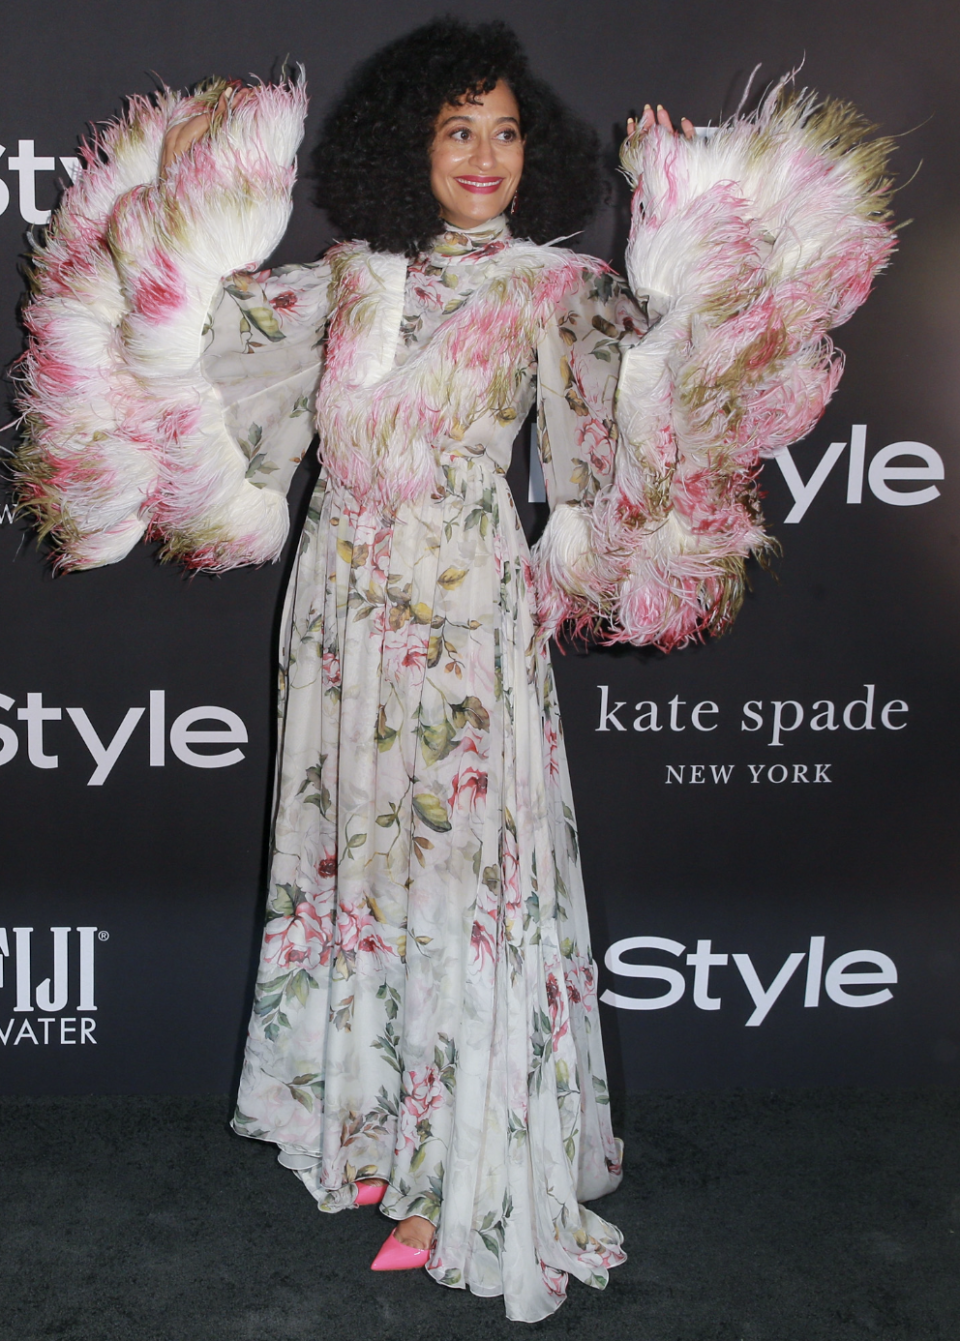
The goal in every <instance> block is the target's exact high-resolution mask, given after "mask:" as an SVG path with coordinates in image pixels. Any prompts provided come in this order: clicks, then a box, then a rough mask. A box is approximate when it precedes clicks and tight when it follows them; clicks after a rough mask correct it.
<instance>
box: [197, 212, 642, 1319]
mask: <svg viewBox="0 0 960 1341" xmlns="http://www.w3.org/2000/svg"><path fill="white" fill-rule="evenodd" d="M509 246H510V242H509V239H508V238H507V237H506V236H505V235H504V234H502V233H501V232H500V230H499V228H496V227H495V228H494V229H492V230H488V231H487V232H481V233H479V234H478V233H474V234H470V235H463V234H459V235H451V234H447V235H445V236H444V237H443V238H441V239H439V240H438V242H437V244H436V246H435V248H434V250H433V251H432V252H431V253H430V255H428V256H424V257H421V258H419V259H418V260H417V261H416V262H415V263H413V264H411V265H410V266H409V267H408V271H407V278H406V286H405V290H404V304H403V309H404V310H403V317H402V320H401V322H400V328H399V330H398V331H397V333H396V341H397V343H396V353H395V361H396V363H397V364H399V363H402V362H403V361H405V360H407V359H409V358H413V357H417V356H418V352H419V351H421V350H422V349H424V348H426V347H427V346H428V345H429V342H430V340H431V337H432V336H433V335H434V334H435V333H436V331H437V330H438V329H439V328H440V326H441V324H442V323H443V322H444V321H445V320H446V319H447V318H448V317H449V316H450V315H451V314H452V313H453V312H455V311H457V310H459V309H460V308H461V307H462V306H463V305H464V304H468V303H469V302H470V296H471V293H472V292H473V290H474V283H475V280H476V278H477V276H478V274H480V273H481V271H480V269H479V268H480V267H482V265H483V264H484V260H485V258H487V257H489V256H490V255H491V254H493V253H495V252H499V251H501V250H502V249H504V248H509ZM582 278H583V282H582V285H581V286H580V287H579V288H578V289H577V290H576V291H575V292H570V293H567V294H566V295H565V296H564V298H563V301H562V303H561V304H560V306H559V307H558V310H557V311H556V313H555V316H554V319H552V320H551V321H550V322H548V323H547V324H546V326H545V328H544V329H543V331H542V333H541V338H540V339H539V341H538V342H537V346H536V347H535V348H534V347H532V348H531V349H530V350H529V357H528V359H527V361H526V362H525V363H524V365H523V366H522V367H517V368H516V370H515V386H516V394H515V403H514V405H513V407H512V409H511V410H508V411H507V412H506V413H504V412H501V413H500V415H499V417H498V421H497V423H496V424H491V423H486V422H485V423H484V424H483V425H482V438H483V440H482V441H480V440H477V436H478V432H481V429H478V428H476V427H475V428H474V429H473V431H471V429H470V426H468V431H467V432H466V433H465V434H464V438H463V441H462V442H460V443H452V444H451V443H445V444H442V445H440V446H439V447H438V449H437V465H438V477H437V478H438V483H437V487H436V488H435V489H434V491H433V495H432V496H431V497H430V498H429V499H428V500H427V502H426V503H425V504H409V503H405V504H402V505H401V506H400V507H399V508H397V509H396V510H393V511H386V510H384V508H383V507H381V506H377V505H375V504H374V503H373V502H372V501H371V500H369V499H365V498H358V497H356V496H355V495H354V494H353V493H351V492H350V491H349V490H348V489H346V488H345V487H343V486H342V485H340V484H338V483H336V482H335V481H334V480H333V479H332V478H323V477H322V478H321V481H320V483H319V485H318V488H317V491H316V494H315V497H314V499H313V501H312V505H311V508H310V512H309V517H308V520H307V523H306V527H305V530H304V533H303V536H302V539H301V543H300V549H299V554H298V559H297V563H296V567H295V571H294V575H293V579H292V582H291V585H290V589H289V592H288V597H287V603H286V609H285V615H284V634H283V641H282V649H281V690H280V712H281V742H280V757H279V765H278V783H277V810H276V820H275V834H274V853H273V862H272V871H271V884H270V892H269V899H268V911H267V924H266V931H265V936H264V942H263V952H262V959H261V965H260V972H259V978H258V983H257V989H256V999H255V1005H254V1012H253V1017H252V1021H251V1027H250V1036H249V1041H248V1046H247V1053H246V1059H245V1065H244V1071H243V1077H242V1081H241V1087H240V1093H239V1097H238V1107H237V1113H236V1116H235V1119H234V1126H235V1129H236V1130H237V1131H239V1132H241V1133H242V1134H244V1135H247V1136H253V1137H258V1138H261V1139H265V1140H270V1141H274V1142H276V1143H277V1144H278V1145H279V1146H280V1147H281V1151H282V1154H281V1160H282V1162H284V1163H286V1164H288V1165H289V1166H290V1167H293V1168H295V1169H296V1172H297V1173H298V1176H299V1177H300V1178H301V1179H302V1180H303V1182H304V1184H305V1185H306V1186H307V1188H308V1189H309V1190H310V1192H311V1193H312V1194H313V1196H314V1197H315V1198H316V1200H317V1202H318V1204H319V1206H320V1208H321V1209H323V1210H328V1211H336V1210H341V1209H345V1208H347V1207H349V1206H351V1205H352V1203H353V1198H354V1193H355V1183H356V1180H357V1179H359V1178H370V1177H379V1178H383V1179H385V1180H387V1181H388V1183H389V1186H388V1189H387V1192H386V1195H385V1197H384V1200H383V1203H382V1209H383V1210H384V1212H385V1213H386V1214H387V1215H388V1216H390V1217H392V1218H394V1219H398V1220H399V1219H402V1218H404V1217H405V1216H408V1215H412V1214H416V1215H422V1216H424V1217H426V1218H427V1219H429V1220H430V1221H432V1222H433V1224H434V1225H435V1226H436V1235H435V1238H434V1244H433V1249H432V1251H431V1255H430V1259H429V1262H428V1266H427V1270H428V1271H429V1273H430V1274H431V1275H432V1276H434V1277H435V1278H436V1279H437V1280H439V1281H441V1282H442V1283H444V1284H447V1285H451V1286H458V1287H466V1288H469V1289H471V1290H472V1291H474V1292H475V1293H477V1294H481V1295H501V1294H502V1295H503V1296H504V1297H505V1304H506V1309H507V1313H508V1315H509V1316H510V1317H511V1318H516V1319H520V1320H524V1321H536V1320H537V1319H540V1318H543V1317H545V1316H547V1315H548V1314H549V1313H551V1312H553V1311H554V1309H555V1308H556V1307H557V1306H558V1305H559V1304H560V1303H561V1302H562V1300H563V1298H564V1295H565V1290H566V1283H567V1277H568V1275H570V1274H573V1275H574V1276H576V1277H578V1278H579V1279H581V1280H583V1281H585V1282H587V1283H588V1284H591V1285H594V1286H599V1287H602V1286H603V1285H605V1284H606V1281H607V1273H608V1270H609V1268H610V1267H611V1266H614V1265H616V1264H617V1263H619V1262H621V1261H622V1260H623V1257H624V1254H623V1250H622V1248H621V1246H620V1234H619V1232H618V1231H617V1230H616V1228H615V1227H614V1226H613V1225H611V1224H609V1223H607V1222H606V1221H604V1220H603V1219H601V1218H600V1217H599V1216H598V1215H597V1214H596V1213H595V1212H593V1211H591V1210H590V1209H588V1208H587V1207H586V1206H584V1205H583V1203H584V1202H585V1201H588V1200H591V1199H593V1198H596V1197H598V1196H601V1195H603V1194H604V1193H606V1192H610V1191H612V1190H613V1189H614V1188H615V1187H616V1186H617V1185H618V1183H619V1181H620V1177H621V1168H620V1163H621V1149H620V1143H619V1142H618V1141H617V1140H616V1138H615V1137H614V1136H613V1133H612V1129H611V1124H610V1109H609V1102H608V1094H607V1086H606V1079H605V1069H604V1061H603V1053H602V1046H601V1039H600V1031H599V1021H598V1015H597V1000H596V990H595V978H596V974H595V967H594V963H593V959H592V956H591V950H590V938H589V930H588V925H587V917H586V907H585V899H584V891H583V884H582V878H581V873H580V866H579V856H578V846H577V832H576V823H575V819H574V813H573V802H572V795H571V790H570V783H569V778H568V774H567V766H566V759H565V754H564V749H563V738H562V728H561V724H560V717H559V713H558V709H557V704H556V699H555V694H554V688H553V680H552V675H551V669H550V661H549V653H548V649H547V646H546V644H545V643H544V641H543V639H542V638H538V636H537V626H536V616H535V609H536V600H535V591H534V578H533V573H532V569H531V565H530V556H529V552H528V549H527V545H526V541H525V538H524V535H523V532H522V530H521V528H520V524H519V521H518V518H517V513H516V509H515V507H514V504H513V500H512V497H511V495H510V491H509V489H508V487H507V484H506V480H505V478H504V471H505V468H506V466H507V464H508V463H509V455H510V450H511V447H512V441H513V437H514V435H515V433H516V429H517V426H518V424H519V423H521V422H522V421H523V418H524V416H525V414H526V412H527V409H528V408H529V406H530V405H531V403H532V401H533V397H534V394H535V393H536V394H537V397H538V404H539V419H540V442H541V451H542V456H543V463H544V471H545V475H546V478H547V484H548V490H549V493H550V496H551V501H552V502H554V503H559V502H565V501H571V500H576V499H578V498H583V499H589V498H590V497H591V496H592V493H593V492H595V490H596V489H597V488H598V487H600V485H601V483H602V482H604V481H605V480H606V479H608V478H609V476H610V473H611V472H612V468H613V462H612V456H613V445H612V434H613V433H614V432H615V430H613V428H612V423H613V409H612V403H613V395H614V391H615V387H616V379H617V371H618V359H619V354H618V339H619V336H620V334H621V333H622V332H623V331H624V330H625V329H630V328H632V327H634V326H639V324H640V322H641V320H642V318H641V316H640V313H639V312H638V310H637V308H636V306H635V305H634V304H633V302H632V300H631V299H630V297H629V295H628V294H627V293H626V292H625V290H624V289H623V287H622V284H621V282H620V281H618V280H616V279H615V278H614V277H613V276H610V275H607V274H605V273H600V272H598V270H597V269H596V268H593V269H589V268H585V269H584V272H583V277H582ZM303 281H304V282H303V286H302V287H300V288H298V281H297V276H296V275H295V274H294V273H292V272H290V271H289V270H287V271H284V272H283V273H282V274H280V275H274V276H260V277H258V278H257V279H256V280H254V279H250V280H248V281H244V282H242V283H241V285H240V286H239V289H237V286H236V285H234V286H233V288H234V291H233V292H231V288H230V286H228V287H227V289H226V291H225V293H224V297H223V301H222V303H221V307H220V309H219V310H218V312H217V313H216V315H215V320H214V324H213V330H212V333H211V341H212V343H211V346H210V349H209V350H208V355H207V366H208V369H211V370H213V372H212V374H211V375H214V376H216V377H218V378H219V379H220V380H221V382H222V383H223V384H225V385H229V386H236V387H242V386H245V388H246V389H245V390H244V392H243V395H242V398H241V397H237V396H234V397H233V398H232V410H231V413H232V414H233V415H234V418H235V421H236V424H237V433H238V436H239V437H241V438H243V439H244V440H245V441H246V442H247V443H248V444H250V446H251V451H250V456H251V478H253V479H254V480H255V482H260V483H262V484H263V485H264V486H265V487H277V480H276V476H277V475H278V474H279V475H280V476H281V477H285V476H288V475H289V473H290V470H291V469H292V465H291V464H290V463H291V462H292V461H293V460H294V458H297V457H298V456H299V455H302V451H303V449H304V448H303V445H302V442H303V438H304V436H305V435H306V431H307V430H306V429H305V428H304V423H305V422H306V424H307V425H309V415H308V414H306V413H303V410H305V409H307V408H309V397H308V398H307V400H305V401H302V403H301V404H299V406H298V403H297V398H298V397H299V398H302V397H303V395H304V392H303V390H302V386H301V384H300V383H299V382H298V381H297V377H298V376H301V377H302V375H303V369H305V368H313V369H314V370H319V364H320V360H321V356H322V334H323V311H322V304H321V303H320V301H319V299H318V295H319V294H320V292H321V290H322V289H323V286H324V284H325V283H326V282H327V276H326V275H325V273H324V272H323V269H322V267H319V268H318V267H314V268H309V267H307V268H305V269H304V272H303ZM278 299H280V300H282V301H279V302H278ZM298 307H299V308H300V309H301V311H302V313H303V316H302V318H301V317H299V316H298V312H297V309H298ZM251 310H256V318H255V320H254V321H251V317H250V314H251ZM270 312H273V316H272V317H271V316H270ZM287 334H289V336H290V339H291V344H292V347H293V348H294V349H295V351H297V352H295V354H294V357H293V362H294V364H295V365H296V373H295V375H294V376H293V378H292V381H291V379H290V377H289V376H286V377H285V376H283V375H282V369H281V368H280V366H279V364H278V362H277V360H278V357H279V352H280V350H281V348H282V345H283V343H284V339H285V338H286V335H287ZM254 336H257V338H254ZM278 336H279V337H280V338H276V337H278ZM251 344H252V345H253V348H251ZM308 349H309V350H312V351H314V352H313V353H312V354H311V355H309V357H307V356H305V353H304V351H306V350H308ZM261 356H265V357H261ZM311 360H312V362H311ZM271 361H272V362H271ZM265 365H269V366H265ZM274 365H276V366H274ZM245 368H246V369H249V377H248V379H246V380H245V379H244V378H243V375H242V374H243V370H244V369H245ZM249 378H252V379H253V380H252V382H251V381H250V380H249ZM258 379H259V380H258ZM537 384H538V385H537ZM294 391H295V392H296V396H295V397H293V392H294ZM226 395H227V398H228V399H231V398H230V393H229V391H228V392H227V393H226ZM291 397H293V400H291ZM298 408H299V410H300V413H299V414H298ZM251 410H255V412H256V414H257V421H256V422H255V423H252V424H247V425H244V424H243V423H242V422H241V421H242V417H243V413H244V412H245V411H251ZM261 421H268V422H269V424H270V425H271V431H270V432H266V431H265V429H264V423H263V422H261ZM253 449H255V450H253ZM258 458H259V459H258ZM258 475H259V476H261V478H260V479H259V480H258Z"/></svg>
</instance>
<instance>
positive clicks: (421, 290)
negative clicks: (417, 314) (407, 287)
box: [413, 284, 443, 312]
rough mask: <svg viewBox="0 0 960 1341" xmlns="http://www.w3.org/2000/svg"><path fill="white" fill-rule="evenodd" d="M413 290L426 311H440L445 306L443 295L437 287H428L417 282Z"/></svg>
mask: <svg viewBox="0 0 960 1341" xmlns="http://www.w3.org/2000/svg"><path fill="white" fill-rule="evenodd" d="M413 292H414V296H415V298H416V300H417V302H418V303H419V305H420V307H422V308H423V310H424V311H425V312H439V311H440V309H441V308H442V307H443V295H442V294H440V293H438V292H437V291H436V290H435V289H428V288H426V287H424V286H423V285H420V284H415V285H414V286H413Z"/></svg>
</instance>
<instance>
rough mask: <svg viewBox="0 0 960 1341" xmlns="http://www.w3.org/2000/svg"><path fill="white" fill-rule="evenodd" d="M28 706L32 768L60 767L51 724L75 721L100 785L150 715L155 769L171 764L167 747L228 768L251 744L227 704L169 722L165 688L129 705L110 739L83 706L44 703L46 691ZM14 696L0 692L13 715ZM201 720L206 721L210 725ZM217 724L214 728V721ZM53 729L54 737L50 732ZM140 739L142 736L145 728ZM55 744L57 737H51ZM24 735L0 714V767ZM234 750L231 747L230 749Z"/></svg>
mask: <svg viewBox="0 0 960 1341" xmlns="http://www.w3.org/2000/svg"><path fill="white" fill-rule="evenodd" d="M25 697H26V704H25V706H24V707H20V708H17V711H16V720H18V721H20V722H23V723H24V724H25V730H24V731H23V735H24V736H25V737H26V750H27V758H28V759H29V760H30V763H31V764H32V765H33V767H34V768H59V767H60V757H59V755H57V754H53V753H50V746H51V737H52V735H53V729H52V728H51V724H52V723H54V722H60V721H62V720H63V717H64V714H66V717H67V720H68V721H69V722H71V723H72V725H73V727H74V729H75V730H76V731H77V733H78V734H79V736H80V739H81V740H82V741H83V743H84V745H85V746H86V748H87V752H88V753H89V755H90V758H91V760H92V761H93V766H94V767H93V772H92V773H91V774H90V777H89V778H88V779H87V786H88V787H102V786H103V784H104V783H105V782H106V780H107V778H108V777H109V776H110V773H111V770H112V769H113V767H114V765H115V764H116V762H117V760H118V759H119V758H120V755H121V754H122V753H123V751H124V750H125V749H126V748H127V746H128V744H129V742H130V739H131V737H132V736H133V735H134V733H135V732H136V730H137V727H138V726H139V724H140V720H141V718H142V717H143V716H144V714H146V717H147V722H146V736H147V740H146V741H145V743H146V744H147V747H148V757H149V762H150V767H151V768H163V767H165V765H166V762H167V747H168V745H169V748H170V751H171V753H172V754H173V755H174V756H175V758H177V759H179V760H180V762H181V763H182V764H186V765H187V766H188V767H190V768H229V767H230V766H231V765H232V764H239V763H240V761H241V760H242V759H243V758H245V755H244V753H243V751H242V750H240V749H237V748H236V747H237V746H238V745H245V744H246V743H247V739H248V738H247V728H246V727H245V726H244V724H243V720H242V719H241V718H240V717H238V716H237V714H236V713H235V712H231V711H230V709H229V708H217V707H214V706H212V705H210V704H207V705H205V706H203V707H199V708H188V709H187V710H186V712H182V713H180V715H179V717H176V718H174V720H173V721H172V722H171V723H170V728H169V731H168V730H167V724H166V717H167V714H166V692H165V691H164V690H163V689H152V690H151V691H150V703H149V708H144V707H134V708H128V709H127V712H126V715H125V716H124V718H123V721H122V722H121V723H120V725H119V726H118V727H117V729H116V731H115V732H114V734H113V736H112V737H110V738H109V739H107V738H101V736H100V733H99V731H98V730H97V728H96V727H95V726H94V725H93V723H92V722H91V720H90V718H89V716H88V714H87V712H86V710H85V709H84V708H52V707H48V706H46V705H45V704H44V701H43V694H27V695H26V696H25ZM15 707H16V700H15V699H12V698H10V697H9V696H8V695H7V694H0V711H2V712H5V713H11V714H12V711H13V709H14V708H15ZM198 723H199V724H203V723H206V724H207V725H206V726H200V725H198ZM212 723H217V724H218V725H217V726H216V728H215V729H211V724H212ZM48 730H50V735H48V734H47V732H48ZM139 734H140V738H141V739H142V738H143V736H144V732H143V731H141V732H140V733H139ZM53 743H54V744H55V738H54V740H53ZM21 744H22V740H21V736H20V735H18V734H17V732H16V730H15V729H14V728H13V726H11V725H8V723H7V722H5V721H3V719H2V718H0V765H3V764H8V763H10V761H11V760H12V759H15V758H16V756H17V754H18V753H19V752H20V746H21ZM197 745H206V746H217V747H218V748H217V749H215V750H213V751H212V752H211V753H209V754H207V753H201V752H200V751H199V750H197V749H196V748H195V747H196V746H197ZM231 746H232V747H233V748H229V747H231Z"/></svg>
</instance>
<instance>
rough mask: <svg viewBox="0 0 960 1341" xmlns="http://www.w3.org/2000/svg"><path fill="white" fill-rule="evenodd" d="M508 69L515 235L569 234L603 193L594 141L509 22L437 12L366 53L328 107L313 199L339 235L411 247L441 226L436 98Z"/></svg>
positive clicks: (448, 98) (461, 92)
mask: <svg viewBox="0 0 960 1341" xmlns="http://www.w3.org/2000/svg"><path fill="white" fill-rule="evenodd" d="M501 79H502V80H504V81H505V82H506V83H507V84H508V85H509V86H510V89H511V90H512V92H513V95H514V97H515V98H516V100H517V104H518V106H519V108H520V129H521V132H522V134H523V135H524V137H525V139H526V146H525V154H524V169H523V178H522V181H521V185H520V189H519V192H518V195H517V207H516V212H515V213H514V214H513V215H512V217H511V219H510V227H511V231H512V232H513V234H514V236H515V237H526V238H530V239H532V241H534V242H539V243H543V242H549V241H551V240H552V239H553V238H556V237H560V236H563V235H566V234H569V233H574V232H576V231H577V230H578V229H580V228H582V227H583V226H584V224H585V223H586V222H587V221H588V219H589V218H590V216H591V215H592V214H593V212H594V210H595V209H596V207H597V204H598V203H599V200H600V197H601V192H602V176H601V168H600V156H599V140H598V137H597V134H596V132H595V131H594V130H593V129H592V127H590V126H588V125H587V124H586V123H585V122H583V121H581V120H580V118H579V117H577V116H576V115H575V114H574V113H573V112H571V111H570V109H569V108H568V107H566V106H565V104H564V103H563V102H561V100H560V99H559V98H558V97H557V95H556V94H555V93H554V92H553V90H552V89H551V88H550V87H549V86H548V85H547V84H545V83H544V82H543V80H541V79H539V78H537V76H536V75H535V74H534V73H533V71H532V70H531V68H530V63H529V61H528V60H527V56H526V53H525V52H524V50H523V47H522V46H521V45H520V41H519V39H518V38H517V36H516V34H515V33H514V32H513V31H512V30H511V29H510V28H508V27H507V25H506V24H505V23H500V22H494V23H481V24H477V25H475V26H474V25H471V24H467V23H463V22H462V21H461V20H459V19H454V18H442V19H436V20H434V21H433V22H431V23H428V24H425V25H424V26H423V27H422V28H417V29H416V30H415V31H414V32H412V33H409V34H407V36H405V37H401V38H399V39H398V40H397V41H395V42H391V43H390V44H389V45H388V46H386V47H383V48H382V49H381V50H380V51H378V52H376V54H375V55H373V56H371V57H370V58H369V59H368V60H366V61H365V62H364V63H363V64H362V65H360V66H359V67H358V68H357V70H355V71H354V73H353V75H352V76H351V78H350V79H349V81H348V83H347V86H346V88H345V89H344V92H343V95H342V97H341V98H340V99H339V101H338V102H337V103H336V105H335V106H334V108H333V110H332V111H331V112H330V114H329V115H328V117H327V119H326V121H325V123H324V126H323V130H322V133H321V138H320V142H319V144H318V145H317V147H316V149H315V151H314V155H313V164H314V175H315V177H316V179H317V191H316V200H317V204H318V205H320V206H321V207H322V208H323V209H325V210H326V211H327V215H328V217H329V219H330V222H331V223H332V224H333V226H334V228H335V229H337V230H338V231H339V232H342V234H343V235H344V236H345V237H349V238H363V239H365V240H366V241H367V242H368V243H369V244H370V246H371V247H372V248H373V249H374V250H375V251H388V252H402V253H404V254H405V255H407V256H409V257H414V256H416V255H417V253H418V252H421V251H424V250H426V249H427V247H428V244H429V241H430V239H431V238H433V237H435V236H436V234H437V232H438V228H439V220H440V215H439V206H438V204H437V201H436V200H435V198H434V196H433V194H432V192H431V190H430V154H429V150H430V145H431V144H432V142H433V136H434V127H435V125H436V121H437V117H438V116H439V114H440V109H441V108H442V107H443V106H444V105H445V104H447V103H458V102H461V101H463V100H464V99H470V98H471V97H474V98H475V97H478V96H480V95H481V94H484V93H489V92H490V90H491V89H493V88H494V87H495V85H496V84H497V83H498V82H499V81H500V80H501Z"/></svg>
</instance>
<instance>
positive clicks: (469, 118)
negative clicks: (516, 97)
mask: <svg viewBox="0 0 960 1341" xmlns="http://www.w3.org/2000/svg"><path fill="white" fill-rule="evenodd" d="M476 119H477V118H476V117H475V116H467V114H466V113H465V112H456V113H455V114H454V115H453V116H448V117H447V119H446V120H445V121H441V122H440V129H441V130H443V128H444V126H449V124H450V122H451V121H476ZM505 121H507V122H511V123H512V124H513V125H514V126H516V128H517V130H519V129H520V122H519V121H518V120H517V118H516V117H515V116H498V117H497V119H496V121H495V122H494V125H496V126H500V125H502V124H503V123H504V122H505Z"/></svg>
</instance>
